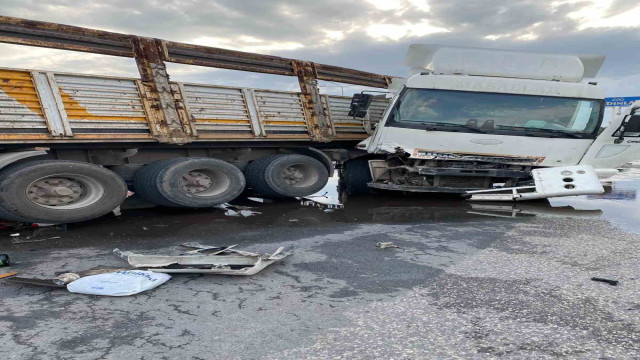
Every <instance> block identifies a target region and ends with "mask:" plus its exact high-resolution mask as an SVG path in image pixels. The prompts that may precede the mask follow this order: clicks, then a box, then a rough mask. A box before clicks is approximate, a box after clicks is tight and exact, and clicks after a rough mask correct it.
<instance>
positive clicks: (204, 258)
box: [113, 243, 292, 276]
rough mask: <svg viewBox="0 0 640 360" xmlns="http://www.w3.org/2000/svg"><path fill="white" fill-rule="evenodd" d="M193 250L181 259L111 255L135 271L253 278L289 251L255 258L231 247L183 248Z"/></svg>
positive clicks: (249, 253)
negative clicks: (252, 276) (125, 262)
mask: <svg viewBox="0 0 640 360" xmlns="http://www.w3.org/2000/svg"><path fill="white" fill-rule="evenodd" d="M182 246H184V247H189V248H195V249H196V250H192V251H187V252H185V253H182V254H180V255H142V254H135V253H132V252H130V251H120V250H119V249H114V250H113V253H114V254H115V255H116V256H118V257H119V258H121V259H124V260H126V261H127V262H129V264H130V265H131V266H134V267H136V268H147V269H148V270H150V271H154V272H163V273H199V274H218V275H245V276H248V275H254V274H257V273H258V272H260V271H262V270H263V269H264V268H266V267H267V266H269V265H271V264H273V263H274V262H276V261H280V260H282V259H284V258H285V257H287V256H289V255H290V254H291V253H292V251H284V247H280V248H278V249H277V250H276V251H275V252H274V253H273V254H264V255H261V254H257V253H251V252H247V251H240V250H235V249H233V247H234V246H235V245H232V246H226V247H215V246H208V245H201V244H198V243H188V244H182Z"/></svg>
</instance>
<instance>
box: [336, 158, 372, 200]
mask: <svg viewBox="0 0 640 360" xmlns="http://www.w3.org/2000/svg"><path fill="white" fill-rule="evenodd" d="M372 180H373V178H372V177H371V171H370V170H369V159H367V158H357V159H353V160H349V161H347V162H346V163H345V164H344V173H343V181H344V183H345V187H344V189H345V190H346V192H347V194H349V195H362V194H373V193H374V191H373V189H371V188H370V187H369V186H367V184H368V183H370V182H371V181H372Z"/></svg>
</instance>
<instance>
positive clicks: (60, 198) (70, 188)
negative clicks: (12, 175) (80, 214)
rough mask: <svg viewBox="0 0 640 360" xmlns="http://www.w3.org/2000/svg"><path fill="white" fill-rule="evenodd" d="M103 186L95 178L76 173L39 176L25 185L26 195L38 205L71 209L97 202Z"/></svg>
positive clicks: (102, 193) (100, 196)
mask: <svg viewBox="0 0 640 360" xmlns="http://www.w3.org/2000/svg"><path fill="white" fill-rule="evenodd" d="M103 195H104V186H103V185H102V184H101V183H100V182H98V181H97V180H96V179H94V178H92V177H89V176H84V175H78V174H56V175H50V176H46V177H42V178H39V179H37V180H35V181H33V182H32V183H31V184H29V185H28V186H27V189H26V196H27V199H29V201H31V202H32V203H33V204H36V205H38V206H42V207H46V208H50V209H57V210H71V209H79V208H83V207H86V206H89V205H92V204H95V203H96V202H98V201H99V200H100V199H101V198H102V196H103Z"/></svg>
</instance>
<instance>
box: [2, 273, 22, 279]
mask: <svg viewBox="0 0 640 360" xmlns="http://www.w3.org/2000/svg"><path fill="white" fill-rule="evenodd" d="M14 275H18V273H17V272H10V273H6V274H0V279H4V278H7V277H10V276H14Z"/></svg>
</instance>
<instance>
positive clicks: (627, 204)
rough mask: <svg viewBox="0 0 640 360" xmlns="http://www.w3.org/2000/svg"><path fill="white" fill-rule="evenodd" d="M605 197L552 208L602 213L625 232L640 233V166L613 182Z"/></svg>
mask: <svg viewBox="0 0 640 360" xmlns="http://www.w3.org/2000/svg"><path fill="white" fill-rule="evenodd" d="M605 190H606V192H605V193H604V194H602V195H584V196H571V197H566V198H557V199H551V200H550V201H549V202H550V204H551V206H571V207H572V208H574V209H576V210H600V211H602V218H605V219H607V220H609V221H611V222H612V223H614V224H616V225H618V226H620V227H621V228H622V229H624V230H625V231H629V232H634V233H640V221H638V220H639V219H640V195H639V193H640V165H636V166H635V167H633V168H630V169H628V171H626V172H623V173H621V174H618V175H616V176H615V177H613V178H612V183H611V186H608V187H605Z"/></svg>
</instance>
